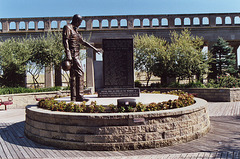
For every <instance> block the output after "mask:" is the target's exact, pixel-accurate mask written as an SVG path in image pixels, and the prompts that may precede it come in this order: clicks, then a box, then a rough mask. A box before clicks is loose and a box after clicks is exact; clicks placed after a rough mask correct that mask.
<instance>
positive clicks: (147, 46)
mask: <svg viewBox="0 0 240 159" xmlns="http://www.w3.org/2000/svg"><path fill="white" fill-rule="evenodd" d="M134 48H135V52H134V53H135V56H134V57H135V69H136V70H138V71H140V72H146V74H147V76H146V80H147V86H148V83H149V81H150V79H151V77H152V75H153V66H154V65H155V63H156V59H157V57H158V54H160V53H161V52H166V51H165V50H166V41H165V40H163V39H160V38H157V37H155V36H154V35H150V36H148V35H147V34H145V35H142V36H139V35H135V36H134Z"/></svg>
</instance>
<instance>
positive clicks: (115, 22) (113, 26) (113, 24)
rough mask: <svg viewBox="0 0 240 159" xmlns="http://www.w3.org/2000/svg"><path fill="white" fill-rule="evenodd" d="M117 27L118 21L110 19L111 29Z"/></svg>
mask: <svg viewBox="0 0 240 159" xmlns="http://www.w3.org/2000/svg"><path fill="white" fill-rule="evenodd" d="M116 27H118V21H117V19H112V20H111V28H116Z"/></svg>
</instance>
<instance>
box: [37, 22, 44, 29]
mask: <svg viewBox="0 0 240 159" xmlns="http://www.w3.org/2000/svg"><path fill="white" fill-rule="evenodd" d="M37 27H38V30H43V29H44V22H43V21H39V22H38V26H37Z"/></svg>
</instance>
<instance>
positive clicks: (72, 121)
mask: <svg viewBox="0 0 240 159" xmlns="http://www.w3.org/2000/svg"><path fill="white" fill-rule="evenodd" d="M195 100H196V103H195V104H194V105H191V106H188V107H184V108H178V109H172V110H162V111H152V112H135V113H99V114H93V113H67V112H55V111H49V110H44V109H41V108H38V107H37V106H36V105H35V106H27V108H26V125H25V134H26V136H27V137H28V138H30V139H31V140H33V141H36V142H38V143H41V144H45V145H50V146H55V147H61V148H65V149H80V150H128V149H143V148H156V147H163V146H170V145H174V144H177V143H182V142H188V141H191V140H194V139H197V138H199V137H201V136H202V135H204V134H206V133H207V132H208V131H209V129H210V121H209V116H208V108H207V102H206V101H205V100H202V99H199V98H195Z"/></svg>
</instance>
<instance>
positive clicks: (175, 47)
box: [134, 29, 210, 85]
mask: <svg viewBox="0 0 240 159" xmlns="http://www.w3.org/2000/svg"><path fill="white" fill-rule="evenodd" d="M170 39H171V42H170V43H168V42H166V41H165V40H164V39H162V38H158V37H155V36H153V35H151V36H148V35H143V36H135V38H134V41H135V68H136V69H137V70H140V71H143V72H146V73H147V74H148V75H149V76H148V77H150V76H151V75H155V76H158V77H161V84H162V85H165V84H167V82H168V80H167V78H168V77H174V78H176V77H179V79H184V78H189V79H190V78H191V77H192V76H193V75H198V76H200V75H202V74H204V73H206V72H207V71H208V60H209V59H210V55H209V54H208V53H207V54H206V53H203V52H202V46H203V39H202V38H199V37H195V36H192V35H191V33H190V31H189V30H187V29H185V30H183V31H181V33H180V34H179V33H177V32H175V31H174V32H172V33H171V34H170ZM148 79H149V80H150V78H148Z"/></svg>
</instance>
